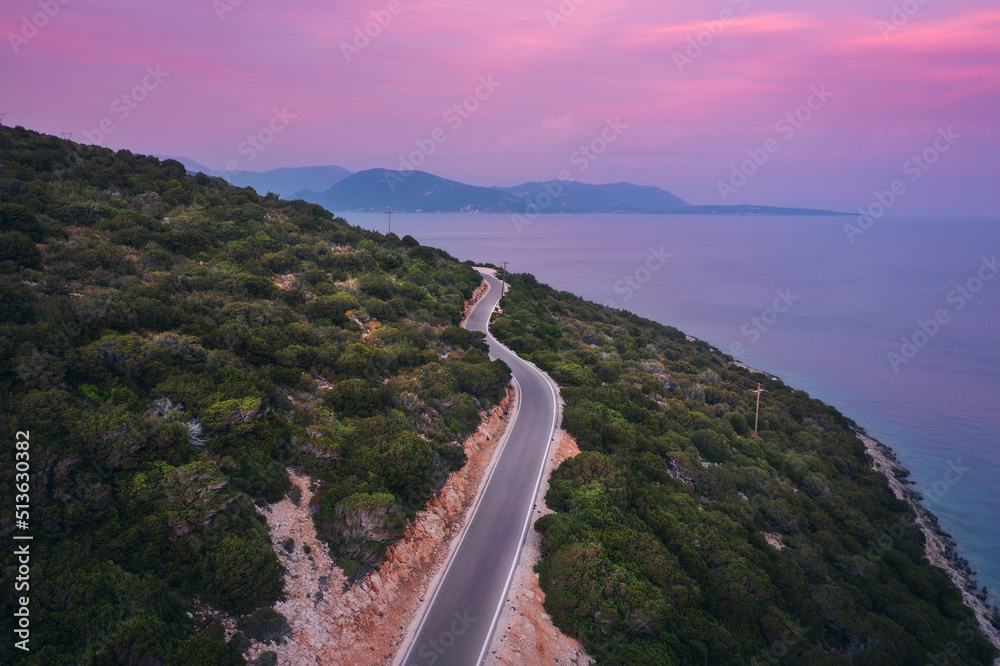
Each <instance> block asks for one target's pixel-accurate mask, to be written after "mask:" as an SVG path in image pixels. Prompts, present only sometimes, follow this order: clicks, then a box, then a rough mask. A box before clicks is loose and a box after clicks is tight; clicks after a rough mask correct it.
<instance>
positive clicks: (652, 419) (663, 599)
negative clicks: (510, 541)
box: [492, 275, 995, 666]
mask: <svg viewBox="0 0 1000 666" xmlns="http://www.w3.org/2000/svg"><path fill="white" fill-rule="evenodd" d="M510 282H511V285H512V289H511V291H510V293H509V295H508V296H506V297H505V305H504V313H503V314H502V315H500V316H498V317H497V318H496V321H495V323H494V324H493V327H492V330H493V332H494V333H495V334H496V335H497V337H498V338H499V339H501V340H502V341H504V342H505V343H506V344H508V345H509V346H511V347H512V348H513V349H514V350H515V351H518V352H519V353H520V354H521V355H522V356H524V357H525V358H529V359H530V360H533V361H534V362H535V363H536V364H538V365H539V366H540V367H542V368H543V369H545V370H546V371H548V372H549V373H550V374H551V375H552V376H553V377H554V378H555V379H556V380H557V381H558V382H559V383H560V384H561V385H562V395H563V397H564V398H565V401H566V406H565V411H564V420H563V427H564V428H565V429H566V430H567V431H568V432H569V433H571V434H572V435H573V436H574V437H575V438H576V440H577V442H578V443H579V445H580V448H581V449H582V451H583V452H582V453H581V454H580V455H579V456H577V457H575V458H572V459H570V460H567V461H566V462H564V463H563V464H562V465H561V466H560V467H559V468H558V469H557V470H556V471H555V472H554V473H553V476H552V478H551V483H550V488H549V491H548V494H547V496H546V501H547V503H548V505H549V506H550V507H551V508H552V509H554V510H555V511H556V513H554V514H551V515H549V516H546V517H544V518H541V519H540V520H539V521H538V522H537V523H536V525H535V528H536V529H537V530H539V531H540V532H541V534H542V560H541V561H540V563H539V565H538V567H537V571H538V572H539V574H540V578H541V584H542V588H543V590H544V591H545V594H546V598H545V606H546V609H547V610H548V611H549V613H550V614H551V615H552V617H553V619H554V620H555V623H556V624H557V626H559V627H561V628H562V629H563V630H564V631H566V632H567V633H569V634H570V635H573V636H577V637H579V638H580V639H581V640H582V641H583V642H584V644H585V646H586V648H587V650H588V651H589V652H590V653H591V654H593V655H594V656H595V657H597V658H598V659H599V661H600V662H601V663H607V664H621V665H623V666H625V665H635V664H642V665H644V666H655V665H668V664H671V665H672V664H678V665H680V664H683V665H685V666H687V665H694V664H704V665H712V666H715V665H718V664H734V665H735V664H765V663H783V664H808V665H810V666H815V665H822V664H830V665H834V664H869V665H870V664H886V665H889V664H920V665H922V664H931V663H934V664H945V663H947V664H959V663H961V664H988V663H992V659H993V657H994V654H995V651H994V649H993V647H992V645H990V644H989V642H988V641H987V640H986V639H985V637H983V636H982V634H981V633H980V631H979V628H978V625H977V624H976V620H975V618H974V616H973V614H972V612H971V611H970V610H969V609H968V608H967V607H966V606H964V605H963V604H962V599H961V595H960V592H959V590H958V589H957V588H956V587H955V586H954V585H953V584H952V583H951V581H950V580H949V578H948V577H947V575H946V574H945V573H944V572H943V571H942V570H940V569H938V568H936V567H933V566H931V565H930V564H929V563H928V562H927V560H926V558H925V556H924V548H923V546H924V538H923V534H922V533H921V532H920V531H919V529H918V528H917V527H916V526H915V525H914V522H913V518H914V516H913V512H912V510H911V509H910V508H909V506H908V505H907V504H906V503H904V502H902V501H898V500H896V498H895V497H894V495H893V494H892V492H891V491H890V489H889V487H888V484H887V482H886V480H885V478H884V477H883V476H881V475H880V474H878V473H875V472H873V471H872V470H871V468H870V467H869V465H870V459H869V458H868V457H867V454H866V453H865V450H864V446H863V444H862V443H861V442H860V441H859V440H858V438H857V437H856V436H855V434H854V432H853V430H852V425H853V424H852V423H851V422H850V421H848V420H847V419H846V418H845V417H843V416H842V415H840V414H839V413H838V412H837V411H836V410H834V409H832V408H830V407H827V406H825V405H823V404H822V403H820V402H818V401H815V400H811V399H809V398H808V396H807V395H806V394H805V393H803V392H801V391H793V390H792V389H790V388H789V387H787V386H785V385H784V384H783V383H782V382H781V381H779V380H777V379H774V378H771V377H769V376H765V375H761V374H757V373H751V372H748V371H747V370H745V369H743V368H740V367H738V366H736V365H734V364H733V363H732V362H731V360H732V359H731V358H729V357H726V356H724V355H723V354H721V353H720V352H719V351H718V350H715V349H713V348H711V347H710V346H709V345H707V344H706V343H704V342H701V341H696V340H693V339H687V338H686V337H685V336H684V335H683V334H681V333H680V332H679V331H677V330H676V329H673V328H670V327H666V326H661V325H659V324H656V323H654V322H650V321H648V320H643V319H641V318H638V317H636V316H633V315H631V314H629V313H625V312H620V311H614V310H610V309H607V308H603V307H600V306H598V305H595V304H593V303H589V302H586V301H583V300H582V299H579V298H577V297H575V296H573V295H571V294H567V293H558V292H555V291H553V290H552V289H550V288H549V287H547V286H544V285H541V284H539V283H537V282H536V281H535V280H534V278H532V277H531V276H529V275H515V276H512V277H511V278H510ZM757 382H761V383H762V384H763V385H764V388H765V389H766V390H767V393H766V394H765V395H764V397H763V399H762V402H761V410H760V426H759V428H760V431H759V438H754V437H753V432H752V431H753V423H754V401H755V399H756V395H755V394H754V393H753V392H751V389H755V388H757ZM769 541H770V542H769ZM772 543H773V544H774V545H772Z"/></svg>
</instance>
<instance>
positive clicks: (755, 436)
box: [750, 383, 767, 439]
mask: <svg viewBox="0 0 1000 666" xmlns="http://www.w3.org/2000/svg"><path fill="white" fill-rule="evenodd" d="M750 392H751V393H756V394H757V413H756V414H754V417H753V438H754V439H757V421H758V420H759V419H760V394H761V393H767V391H765V390H764V387H762V386H761V385H760V384H759V383H758V384H757V389H756V390H755V391H750Z"/></svg>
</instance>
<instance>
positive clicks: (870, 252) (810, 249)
mask: <svg viewBox="0 0 1000 666" xmlns="http://www.w3.org/2000/svg"><path fill="white" fill-rule="evenodd" d="M343 216H344V217H345V218H346V219H347V220H348V222H350V223H351V224H355V225H358V226H361V227H363V228H366V229H372V230H375V231H380V232H383V233H385V232H387V231H388V230H389V224H390V223H391V230H392V232H393V233H395V234H397V235H399V236H400V237H402V236H403V235H404V234H409V235H412V236H413V237H415V238H416V239H417V240H419V241H420V242H421V243H422V244H425V245H430V246H434V247H439V248H442V249H444V250H446V251H447V252H449V253H450V254H452V255H453V256H455V257H457V258H458V259H460V260H463V261H464V260H473V261H475V262H489V263H492V264H495V265H497V266H500V265H502V264H503V263H504V262H507V270H508V271H511V272H514V273H532V274H533V275H535V277H536V278H538V280H539V281H541V282H544V283H546V284H549V285H551V286H552V287H554V288H556V289H560V290H565V291H569V292H572V293H575V294H578V295H580V296H583V297H584V298H587V299H589V300H592V301H595V302H598V303H602V304H607V305H611V306H613V307H616V308H622V309H627V310H630V311H632V312H634V313H636V314H638V315H641V316H643V317H647V318H649V319H653V320H655V321H658V322H661V323H664V324H669V325H671V326H675V327H677V328H679V329H680V330H682V331H684V332H685V333H686V334H688V335H690V336H693V337H696V338H699V339H701V340H704V341H706V342H708V343H709V344H711V345H713V346H715V347H717V348H718V349H720V350H723V351H725V352H727V353H730V354H732V355H733V356H734V357H735V358H736V359H738V360H739V361H741V362H743V363H746V364H747V365H749V366H751V367H754V368H759V369H760V370H763V371H766V372H768V373H770V374H772V375H773V376H777V377H780V378H781V379H782V380H783V381H784V382H785V383H786V384H788V385H790V386H792V387H794V388H797V389H802V390H805V391H807V392H808V393H809V394H810V395H812V396H813V397H816V398H819V399H820V400H822V401H824V402H826V403H828V404H830V405H833V406H835V407H836V408H837V409H839V410H840V411H841V412H842V413H843V414H845V415H846V416H848V417H849V418H851V419H853V420H854V421H856V422H857V423H858V424H859V425H860V426H861V427H863V428H864V429H865V430H866V431H867V432H868V434H869V435H871V436H873V437H875V438H876V439H878V440H879V441H881V442H882V443H883V444H885V445H887V446H889V447H890V448H891V449H892V450H893V451H894V452H895V453H896V455H897V457H898V458H899V461H900V463H901V464H902V465H903V466H904V467H906V468H907V469H909V470H910V471H911V473H912V474H911V477H910V479H911V480H912V481H914V482H915V488H916V489H917V490H918V491H919V492H920V493H921V494H922V495H923V498H924V499H923V504H924V505H925V506H926V507H927V508H928V509H929V510H930V511H932V512H933V513H934V514H936V515H937V517H938V518H939V520H940V524H941V527H942V528H943V529H944V530H945V531H946V532H947V533H949V534H950V535H951V536H952V538H953V539H954V540H955V541H956V542H957V543H958V551H959V554H960V555H961V556H962V557H964V558H965V559H967V560H968V561H969V564H970V566H971V567H972V569H973V570H975V571H977V572H978V573H977V575H976V576H975V577H976V579H977V580H978V581H979V583H980V585H986V586H987V587H988V589H989V590H990V602H991V603H993V604H997V603H998V601H1000V595H998V594H997V592H1000V432H998V431H1000V264H997V260H998V258H1000V218H961V217H895V218H891V217H888V216H887V217H884V218H882V219H879V220H870V219H868V220H864V221H863V222H864V223H865V224H864V225H861V224H859V220H858V218H857V217H846V216H845V217H841V216H832V217H797V216H796V217H784V216H702V215H606V214H593V215H540V216H537V217H535V218H534V219H528V218H524V217H512V216H510V215H488V214H400V213H394V214H393V215H392V217H391V220H390V219H389V218H388V216H387V215H385V214H358V213H345V214H343ZM763 399H764V400H766V394H765V396H764V398H763Z"/></svg>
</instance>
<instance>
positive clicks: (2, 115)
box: [0, 113, 7, 125]
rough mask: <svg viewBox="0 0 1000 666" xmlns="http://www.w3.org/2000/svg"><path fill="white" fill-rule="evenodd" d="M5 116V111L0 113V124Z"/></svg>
mask: <svg viewBox="0 0 1000 666" xmlns="http://www.w3.org/2000/svg"><path fill="white" fill-rule="evenodd" d="M6 116H7V114H6V113H0V125H3V119H4V118H5V117H6Z"/></svg>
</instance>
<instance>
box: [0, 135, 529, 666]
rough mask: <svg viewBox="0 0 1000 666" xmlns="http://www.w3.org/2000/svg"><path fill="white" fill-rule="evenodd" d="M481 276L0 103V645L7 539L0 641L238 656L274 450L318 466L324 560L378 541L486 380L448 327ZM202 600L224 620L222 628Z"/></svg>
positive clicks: (132, 659)
mask: <svg viewBox="0 0 1000 666" xmlns="http://www.w3.org/2000/svg"><path fill="white" fill-rule="evenodd" d="M480 281H481V278H480V276H479V275H478V273H476V272H475V271H474V270H472V269H471V268H469V267H468V266H465V265H462V264H460V263H458V262H457V261H455V260H454V259H452V258H451V257H449V256H448V255H447V254H445V253H444V252H441V251H439V250H435V249H432V248H429V247H423V246H420V245H419V244H418V243H417V242H416V241H415V240H414V239H413V238H410V237H406V238H403V239H402V240H400V239H399V238H397V237H395V236H391V235H390V236H381V235H378V234H373V233H369V232H365V231H362V230H360V229H358V228H355V227H350V226H349V225H348V224H347V223H346V222H345V221H344V220H342V219H336V218H334V217H333V216H332V215H330V214H329V213H328V212H326V211H325V210H323V209H322V208H320V207H318V206H315V205H311V204H307V203H304V202H302V201H296V202H286V201H282V200H279V199H277V198H276V197H273V196H268V197H260V196H258V195H257V194H256V193H255V192H254V191H253V190H251V189H250V188H244V189H239V188H235V187H231V186H229V185H228V184H226V183H225V181H223V180H221V179H218V178H209V177H206V176H204V175H203V174H199V175H198V176H196V177H190V176H187V175H186V174H185V169H184V167H183V166H182V165H181V164H180V163H179V162H175V161H172V160H166V161H162V162H161V161H159V160H158V159H156V158H152V157H143V156H138V155H133V154H132V153H130V152H128V151H124V150H123V151H118V152H117V153H115V152H113V151H110V150H106V149H103V148H99V147H94V146H82V145H79V144H74V143H70V142H67V141H63V140H60V139H57V138H55V137H51V136H45V135H41V134H38V133H35V132H30V131H27V130H24V129H21V128H17V129H10V128H0V409H2V424H0V433H2V437H3V439H4V441H5V442H8V443H10V444H9V446H8V447H7V448H6V449H5V454H4V455H3V456H2V457H0V490H2V492H0V496H2V497H3V498H4V501H5V503H7V506H6V508H5V509H4V511H3V512H2V514H0V515H2V522H0V534H2V535H3V536H4V538H5V540H7V542H8V543H10V541H9V539H10V537H11V536H12V534H13V533H15V531H16V532H17V533H18V534H22V535H24V534H29V535H31V536H32V537H33V541H32V542H31V577H30V590H29V591H26V592H21V593H19V594H23V595H25V596H29V597H30V618H31V642H30V645H31V652H30V653H25V652H22V651H20V650H11V649H8V648H10V646H11V643H12V641H11V636H12V635H13V633H12V630H11V623H12V621H13V618H12V615H13V612H14V610H13V609H14V604H15V592H14V585H13V580H12V577H13V575H14V572H15V568H14V564H15V561H14V558H13V556H12V549H6V552H5V553H4V557H3V560H2V562H3V567H4V568H3V575H2V578H3V581H4V582H3V585H2V586H0V598H2V601H3V627H4V631H3V633H4V635H5V636H6V637H7V638H6V639H5V641H6V643H5V646H4V648H3V649H2V650H0V662H9V661H13V662H14V663H19V664H38V665H39V666H55V665H58V664H115V663H121V664H150V665H151V664H171V665H173V664H192V665H194V664H199V665H200V664H240V663H243V658H242V656H241V648H242V645H243V640H244V637H243V632H246V633H248V634H252V635H255V636H266V635H268V633H270V634H272V635H277V634H280V633H281V631H282V625H283V620H282V619H281V618H280V616H279V617H275V615H274V613H273V611H271V612H270V613H269V612H267V611H266V610H261V609H262V608H265V607H267V606H270V605H272V604H273V603H274V601H275V600H276V599H278V598H279V597H280V595H281V594H282V585H283V583H282V574H283V571H282V570H281V567H280V565H279V563H278V560H277V557H276V555H275V553H274V550H273V548H272V546H271V543H270V541H269V537H268V534H267V531H266V527H265V523H264V520H263V518H262V517H261V515H260V514H259V513H258V512H257V511H256V510H255V507H254V504H255V503H256V504H258V505H261V504H263V503H268V502H274V501H276V500H278V499H280V498H282V497H283V496H284V494H285V493H286V492H288V491H289V489H290V484H289V481H288V476H287V474H286V468H287V467H293V468H296V469H299V470H302V471H304V472H306V473H307V474H309V475H310V476H311V477H312V478H313V479H315V480H317V482H318V484H319V485H318V492H317V495H316V499H315V500H314V502H315V503H314V505H313V506H312V507H311V508H312V510H313V511H314V516H315V521H316V524H317V529H318V531H319V534H320V536H321V537H322V538H323V539H324V540H325V541H326V542H328V543H329V545H330V548H331V552H332V555H333V557H334V558H336V560H337V561H338V563H339V564H340V565H341V566H342V567H343V568H344V570H345V572H346V573H347V574H348V575H349V576H355V577H356V576H359V575H361V574H363V573H365V572H366V571H369V570H370V569H371V568H373V567H377V566H378V565H379V564H380V562H381V559H382V556H383V555H384V553H385V550H386V547H387V546H388V545H389V544H390V543H392V542H393V541H394V540H396V539H398V538H399V537H400V536H401V534H402V526H403V521H404V520H405V519H406V518H407V517H409V516H412V515H413V513H414V512H415V510H417V509H418V508H420V507H421V506H423V504H424V503H425V501H426V500H427V498H428V497H429V496H430V494H431V493H432V492H433V490H434V489H435V488H436V487H438V486H440V485H441V484H442V483H443V481H444V480H445V479H446V477H447V476H448V474H449V473H450V472H451V471H453V470H456V469H458V468H460V467H461V466H462V465H463V464H464V462H465V456H464V453H463V450H462V447H461V446H460V440H461V438H462V437H464V436H465V435H467V434H468V433H469V432H471V431H473V430H474V429H475V428H476V427H477V425H478V424H479V421H480V412H481V410H483V409H486V408H489V407H490V406H492V405H493V404H495V403H496V402H497V401H498V400H499V399H500V398H501V397H502V396H503V394H504V390H505V387H506V385H507V383H508V381H509V377H510V374H509V368H507V367H506V366H505V365H504V364H502V363H498V362H491V361H489V359H488V356H487V354H486V345H485V343H484V340H483V338H482V336H481V335H477V334H471V333H469V332H468V331H465V330H464V329H461V328H459V327H458V324H459V323H460V319H461V313H462V309H463V304H464V301H465V300H466V299H467V298H469V297H470V296H471V294H472V292H473V290H474V289H475V287H476V286H477V285H478V284H479V283H480ZM16 431H27V432H29V433H30V466H31V489H30V518H29V520H28V521H27V529H25V528H24V527H23V526H20V525H16V524H15V523H14V518H13V515H12V511H11V509H12V505H13V498H14V495H15V491H14V480H15V462H14V455H13V442H14V441H15V432H16ZM293 494H294V493H293ZM292 499H293V501H296V497H294V496H293V497H292ZM202 603H207V604H209V605H211V606H212V607H214V608H217V609H221V610H224V611H226V612H228V613H230V614H232V615H234V616H238V617H241V618H242V619H241V622H240V625H239V626H240V627H241V628H242V629H243V632H241V633H238V634H237V635H236V636H235V637H233V638H232V639H231V640H230V641H229V642H228V643H227V642H226V640H225V638H224V635H223V630H222V626H221V625H219V624H217V623H212V622H208V621H203V620H201V619H200V618H201V617H202V615H200V614H199V613H198V611H199V610H203V609H204V606H202V605H201V604H202ZM255 611H256V612H255ZM192 616H193V617H192ZM14 652H16V654H13V653H14Z"/></svg>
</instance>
